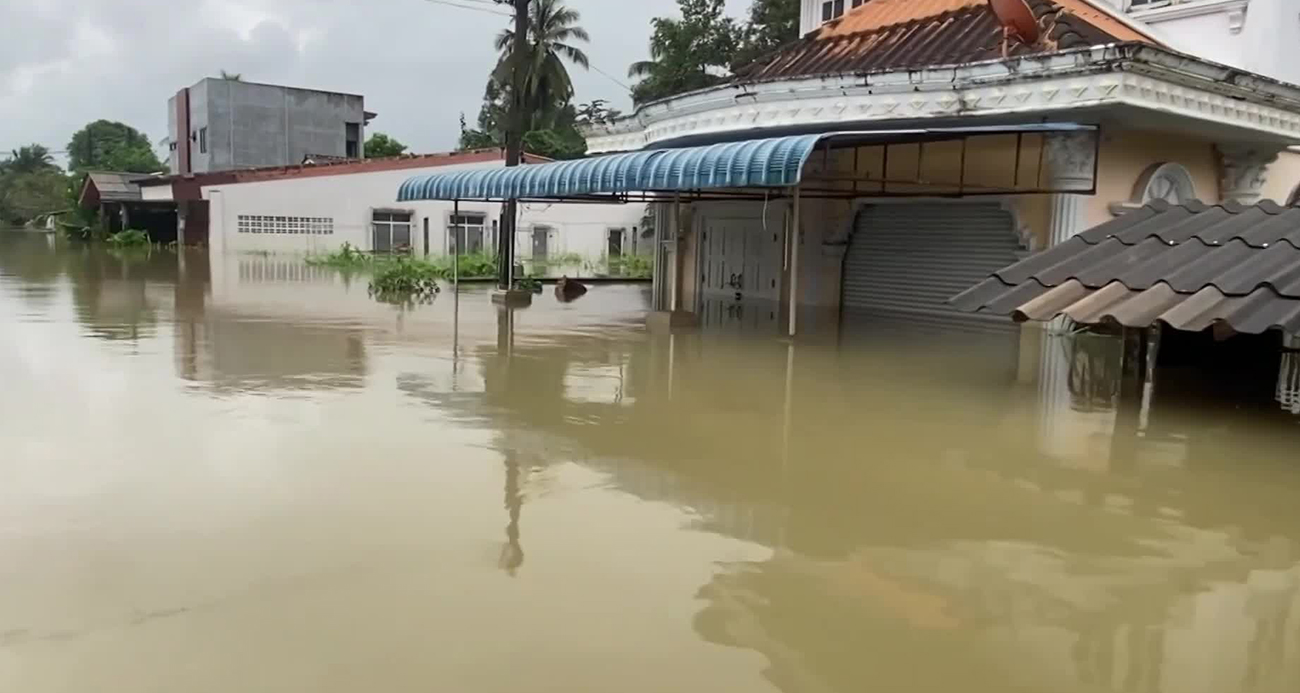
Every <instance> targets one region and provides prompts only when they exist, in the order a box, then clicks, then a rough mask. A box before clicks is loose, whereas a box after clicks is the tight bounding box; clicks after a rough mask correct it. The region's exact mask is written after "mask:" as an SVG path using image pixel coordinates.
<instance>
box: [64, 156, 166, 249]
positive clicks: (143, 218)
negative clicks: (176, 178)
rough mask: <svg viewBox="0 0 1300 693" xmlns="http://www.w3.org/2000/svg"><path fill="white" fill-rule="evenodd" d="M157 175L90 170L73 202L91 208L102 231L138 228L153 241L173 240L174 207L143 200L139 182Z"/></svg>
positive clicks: (110, 232) (111, 231) (112, 232)
mask: <svg viewBox="0 0 1300 693" xmlns="http://www.w3.org/2000/svg"><path fill="white" fill-rule="evenodd" d="M157 177H158V176H156V175H153V174H147V173H126V172H121V171H91V172H90V173H87V174H86V178H85V182H84V183H82V186H81V194H80V195H79V196H78V197H77V204H79V205H80V206H81V207H82V208H83V209H87V210H93V211H95V212H96V214H97V215H98V217H99V222H100V226H101V227H102V228H103V229H104V231H105V232H106V233H109V234H114V233H117V232H119V231H123V230H125V229H138V230H140V231H145V232H147V233H148V234H149V238H150V239H151V240H152V241H153V242H154V243H171V242H173V241H175V240H176V219H177V217H176V209H175V208H174V207H173V206H171V205H169V204H167V203H161V204H160V203H158V202H157V201H154V200H146V199H144V195H143V194H142V193H141V192H140V184H141V183H143V182H145V181H147V180H149V179H151V178H157Z"/></svg>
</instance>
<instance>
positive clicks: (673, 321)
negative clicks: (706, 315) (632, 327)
mask: <svg viewBox="0 0 1300 693" xmlns="http://www.w3.org/2000/svg"><path fill="white" fill-rule="evenodd" d="M645 325H646V327H648V328H649V329H650V331H651V332H675V331H679V330H692V329H695V328H697V327H699V326H700V321H699V319H698V318H696V317H695V314H694V313H687V312H686V311H683V310H678V311H672V312H669V311H663V310H661V311H655V312H653V313H651V314H649V315H647V316H646V319H645Z"/></svg>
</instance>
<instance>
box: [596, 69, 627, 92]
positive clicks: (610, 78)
mask: <svg viewBox="0 0 1300 693" xmlns="http://www.w3.org/2000/svg"><path fill="white" fill-rule="evenodd" d="M591 69H593V70H595V71H596V72H599V73H600V74H602V75H604V76H605V78H606V79H608V80H609V81H611V82H613V83H614V84H617V85H618V86H620V87H623V89H624V90H626V91H627V93H629V94H631V93H632V87H629V86H628V85H626V84H624V83H623V82H620V81H619V80H618V79H617V78H615V77H614V76H613V75H611V74H609V73H608V72H605V71H604V70H602V69H600V68H599V67H596V66H595V65H591Z"/></svg>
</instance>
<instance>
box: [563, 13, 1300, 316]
mask: <svg viewBox="0 0 1300 693" xmlns="http://www.w3.org/2000/svg"><path fill="white" fill-rule="evenodd" d="M1029 4H1030V6H1031V8H1032V9H1033V10H1034V12H1035V16H1036V17H1038V19H1039V22H1040V25H1041V26H1042V27H1043V28H1044V36H1043V38H1042V40H1041V41H1039V42H1038V43H1036V44H1024V43H1019V42H1015V41H1014V40H1013V42H1012V43H1011V44H1010V45H1009V46H1008V54H1009V55H1008V56H1007V57H1006V58H1003V57H1002V50H1001V45H1000V44H1001V41H1002V31H1001V27H1000V26H999V25H998V23H997V20H996V19H995V18H994V17H993V15H992V14H991V13H990V12H989V11H988V7H987V3H986V2H985V1H984V0H933V1H930V2H924V3H919V2H911V1H909V0H870V1H869V2H866V3H863V4H860V5H859V6H858V7H856V8H855V7H853V6H852V5H853V3H852V2H847V3H845V4H844V7H843V12H842V13H841V12H840V11H839V10H840V7H841V6H840V4H839V3H832V4H831V5H830V14H831V15H832V18H834V19H836V21H831V22H828V23H825V24H823V25H821V27H820V28H818V29H816V30H815V31H813V32H812V33H810V34H808V35H807V36H805V37H804V38H802V39H800V40H799V41H797V42H795V43H792V44H790V45H788V46H787V47H785V48H784V49H782V50H781V51H778V52H777V53H776V54H775V55H773V56H769V57H768V58H766V59H764V60H762V61H761V62H760V63H758V64H755V65H752V66H749V67H748V68H742V69H741V70H740V71H738V74H737V76H736V77H735V79H734V80H733V82H732V83H730V84H726V85H723V86H720V87H716V88H711V89H707V90H701V91H697V92H692V93H688V94H683V95H681V96H677V97H674V98H670V99H667V100H664V101H659V102H655V103H651V104H646V105H644V106H642V107H641V108H640V109H638V110H637V112H636V113H635V114H634V115H632V116H630V117H628V118H625V119H622V120H620V121H618V122H616V123H613V124H610V125H606V126H598V127H597V128H595V129H593V131H591V132H590V133H589V138H588V139H589V145H590V148H591V150H592V151H594V152H619V151H635V150H641V149H646V148H665V147H675V146H687V145H695V144H706V143H710V142H727V141H734V140H739V139H751V138H758V137H766V136H772V135H788V134H794V133H835V132H873V133H883V132H890V131H896V132H898V133H899V137H907V136H909V135H908V133H909V132H915V131H916V129H917V128H944V127H989V128H996V127H1015V126H1025V125H1028V124H1033V123H1039V124H1041V123H1068V124H1071V125H1086V126H1089V127H1095V128H1097V132H1096V133H1095V134H1092V135H1087V136H1084V135H1069V134H1063V133H1058V134H1054V135H1050V136H1042V137H1035V136H1030V135H1025V136H1017V135H1001V136H985V137H979V138H972V139H971V142H970V143H969V146H964V147H959V146H956V145H952V144H951V143H949V144H946V145H945V144H902V145H895V146H893V147H890V148H888V149H889V151H888V154H886V153H885V152H884V151H883V150H884V149H885V148H883V147H879V146H869V147H850V148H845V149H839V150H835V151H828V152H825V153H822V152H820V151H819V152H818V153H817V154H815V155H814V156H813V157H812V158H811V159H810V160H809V162H808V164H807V165H806V167H805V169H804V181H805V187H807V186H811V185H814V184H817V185H821V186H822V187H827V186H833V185H848V184H852V185H855V186H858V187H855V188H854V190H856V191H860V192H861V194H860V195H857V196H854V197H853V199H851V200H848V201H846V200H843V199H830V200H828V199H807V200H805V201H804V203H803V205H802V207H801V208H800V211H799V215H798V216H799V222H798V223H799V228H798V229H797V231H795V233H794V238H796V239H797V241H795V242H796V243H797V245H798V247H799V251H798V252H797V253H792V252H790V249H789V243H788V242H785V241H783V240H782V238H783V236H784V234H787V233H789V230H790V225H791V219H792V218H793V217H794V214H793V211H794V205H793V199H792V195H791V194H790V193H791V192H792V191H786V193H785V194H783V195H781V198H782V199H776V200H769V201H764V202H757V203H755V202H699V203H693V204H690V205H684V206H683V211H682V215H683V217H682V222H681V224H680V227H679V228H681V230H682V231H681V234H680V237H679V238H677V239H672V240H671V241H670V242H669V243H668V245H667V251H668V252H669V253H671V254H673V258H672V259H671V260H670V262H672V263H674V264H675V265H676V266H677V267H679V268H680V269H679V270H678V271H677V272H676V274H675V276H676V277H677V282H678V284H679V285H677V286H674V287H671V288H672V289H673V290H671V291H663V292H660V295H661V296H675V298H674V299H673V300H674V301H675V302H676V305H673V306H672V308H674V309H678V310H683V311H688V312H695V313H697V314H698V315H699V316H700V317H701V319H703V320H705V321H706V322H708V321H709V320H710V317H711V316H712V315H714V314H715V313H718V312H719V311H723V310H725V308H726V306H727V305H728V304H729V303H730V302H733V301H735V300H736V299H737V298H741V299H743V300H749V299H754V300H759V301H769V302H772V303H774V304H776V305H779V306H781V308H782V310H773V311H762V314H764V315H770V316H772V321H773V323H774V326H776V325H779V324H780V323H781V322H782V321H784V320H785V317H784V316H783V315H782V313H783V312H785V311H786V310H787V309H789V308H790V307H791V306H799V307H800V308H801V309H808V310H806V311H802V312H806V313H807V314H817V313H822V314H825V315H826V319H828V320H830V321H835V322H837V324H839V325H840V326H842V327H844V328H856V327H859V326H864V325H871V324H873V321H874V320H875V319H876V318H879V317H881V316H884V317H888V318H890V319H901V320H903V321H906V322H910V323H929V324H933V325H935V326H936V327H953V326H962V327H970V326H978V327H980V328H981V329H983V328H989V329H992V330H1000V331H1002V332H1003V333H1004V334H1005V336H1006V338H1007V339H1008V340H1010V341H1012V342H1014V341H1015V340H1017V339H1019V338H1020V330H1019V329H1018V328H1017V327H1016V326H1015V325H1014V324H1010V322H1009V321H1006V320H1001V321H995V322H980V321H978V320H975V321H974V322H973V323H972V322H971V320H972V319H971V318H970V317H969V316H962V315H957V314H956V312H955V311H954V310H953V309H952V308H951V307H950V306H948V305H947V300H948V299H949V298H951V297H952V296H953V295H955V294H956V293H958V292H960V291H962V290H963V289H964V288H969V286H971V285H972V282H971V281H970V280H972V279H973V280H974V282H976V283H977V282H978V281H980V280H981V279H982V278H984V277H987V276H988V275H989V274H990V273H992V272H994V271H996V270H998V269H1000V268H1002V267H1005V266H1008V265H1010V264H1013V263H1014V262H1016V261H1017V259H1019V258H1021V257H1023V256H1025V255H1027V254H1029V253H1032V252H1034V251H1036V250H1041V249H1044V248H1047V247H1049V246H1051V245H1053V244H1055V243H1059V242H1061V241H1062V240H1064V239H1067V238H1070V237H1071V236H1073V235H1074V234H1076V233H1079V232H1080V231H1083V230H1085V229H1087V228H1090V227H1092V226H1095V225H1097V224H1100V223H1102V222H1104V221H1106V220H1108V219H1111V218H1113V217H1114V215H1116V214H1123V213H1125V212H1126V211H1128V210H1130V209H1132V208H1133V206H1134V205H1140V204H1141V203H1143V202H1146V201H1149V200H1151V199H1155V198H1161V199H1166V200H1170V201H1180V200H1184V199H1193V198H1195V199H1200V200H1203V201H1206V202H1210V203H1220V202H1228V201H1231V202H1241V203H1247V204H1249V203H1254V202H1257V201H1260V200H1263V199H1273V200H1276V201H1279V202H1286V201H1287V200H1288V199H1290V198H1291V197H1292V196H1293V194H1294V191H1295V190H1296V188H1297V185H1300V159H1298V158H1297V157H1296V155H1294V154H1293V153H1291V152H1290V151H1289V150H1288V148H1289V147H1290V146H1293V145H1295V144H1296V143H1297V142H1300V88H1297V87H1295V86H1293V85H1289V84H1285V83H1281V82H1278V81H1276V80H1273V79H1270V78H1268V77H1265V76H1262V75H1256V74H1252V73H1247V72H1243V71H1242V70H1240V69H1236V68H1231V67H1228V66H1224V65H1219V64H1216V63H1213V62H1210V61H1206V60H1200V59H1197V58H1193V57H1191V56H1188V55H1185V54H1183V53H1180V52H1178V51H1176V50H1175V49H1173V48H1172V47H1171V46H1170V45H1169V44H1168V43H1166V42H1165V41H1164V40H1163V39H1162V38H1161V37H1160V35H1159V34H1158V33H1157V32H1156V31H1155V30H1153V29H1151V28H1149V27H1147V26H1145V25H1143V24H1141V23H1139V22H1136V21H1133V20H1132V19H1131V18H1130V17H1128V16H1125V15H1124V14H1122V13H1120V12H1119V11H1116V10H1114V9H1112V8H1109V7H1107V6H1105V5H1100V4H1096V3H1093V2H1090V1H1088V0H1029ZM822 7H823V6H822V5H821V4H816V9H817V10H818V14H817V17H818V18H820V17H821V16H822V14H821V11H822ZM813 8H814V5H813V4H811V3H805V6H804V9H805V19H806V20H807V19H809V18H810V16H811V14H810V10H811V9H813ZM837 14H838V15H839V16H838V18H836V17H835V15H837ZM818 21H820V20H818ZM977 140H978V141H977ZM1017 172H1019V175H1020V176H1023V175H1025V173H1026V172H1028V175H1029V176H1031V177H1032V178H1033V179H1035V180H1036V181H1037V182H1038V183H1040V184H1041V185H1039V186H1038V187H1039V188H1040V189H1039V190H1030V191H1026V190H1024V189H1023V182H1024V179H1023V177H1021V178H1020V180H1019V184H1018V183H1017V182H1016V181H1015V180H1013V179H1014V178H1015V177H1016V176H1017V175H1018V174H1017ZM957 181H962V182H963V183H964V186H965V187H964V189H960V188H958V187H957V186H956V182H957ZM772 229H777V230H778V231H779V232H778V233H776V234H775V235H773V234H772V233H771V230H772ZM764 230H765V231H767V232H768V233H766V234H763V233H762V231H764ZM774 237H775V240H773V238H774ZM742 238H743V239H746V240H747V241H754V240H756V239H759V238H764V239H766V240H767V242H768V245H770V246H771V247H763V244H761V243H747V244H746V245H744V246H742V245H741V244H739V243H737V242H735V241H736V240H739V239H742ZM742 248H743V249H742ZM792 262H793V263H795V265H796V266H795V267H794V269H793V270H791V269H790V264H791V263H792ZM791 274H795V275H797V276H798V277H799V280H798V281H797V282H795V281H792V280H791ZM733 275H735V276H743V277H744V278H745V279H746V280H753V279H755V278H760V277H767V278H770V279H771V281H763V282H761V283H759V284H755V285H752V286H751V285H744V284H745V283H744V282H741V284H742V286H736V282H734V281H732V279H731V278H732V276H733ZM792 293H793V294H794V295H793V296H791V294H792ZM665 307H667V306H665ZM804 324H805V325H807V324H808V323H807V322H805V323H804Z"/></svg>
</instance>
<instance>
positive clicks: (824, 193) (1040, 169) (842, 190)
mask: <svg viewBox="0 0 1300 693" xmlns="http://www.w3.org/2000/svg"><path fill="white" fill-rule="evenodd" d="M1071 132H1092V133H1096V135H1097V136H1096V137H1094V138H1093V147H1094V157H1093V172H1092V181H1091V183H1092V184H1091V186H1090V187H1088V188H1086V189H1083V188H1077V187H1072V188H1071V189H1069V190H1060V189H1055V188H1052V187H1051V186H1050V185H1046V184H1045V183H1044V177H1045V170H1046V165H1047V162H1046V161H1045V160H1044V155H1045V151H1046V147H1043V146H1040V147H1039V149H1038V158H1037V161H1038V163H1037V171H1036V174H1035V175H1034V179H1033V181H1032V185H1027V186H1025V187H1021V186H1020V183H1021V179H1022V174H1023V175H1029V174H1027V173H1023V172H1022V170H1021V169H1022V168H1023V166H1022V160H1023V158H1024V157H1023V156H1022V152H1023V150H1024V146H1025V136H1026V135H1038V136H1047V135H1051V134H1065V133H1071ZM1005 135H1015V136H1016V154H1015V167H1014V170H1013V172H1012V186H1011V187H995V186H986V185H974V184H969V183H967V181H966V172H967V171H966V169H967V165H966V164H967V160H968V158H967V155H968V147H969V143H970V140H971V138H973V137H988V136H1005ZM942 142H960V143H961V153H960V161H961V163H960V165H959V169H960V171H959V176H958V180H957V181H955V183H954V182H941V183H934V182H931V181H926V180H924V179H922V178H921V170H922V164H923V162H924V160H925V155H926V145H927V144H937V143H942ZM913 145H919V146H917V151H916V161H917V167H916V170H917V177H916V178H915V179H912V180H901V179H889V178H883V177H882V178H877V177H856V176H849V177H828V176H817V177H811V178H806V177H804V175H803V169H804V168H805V167H806V166H807V161H805V162H804V164H803V165H802V166H800V170H799V176H798V177H799V180H798V181H796V182H795V183H794V185H780V186H770V187H753V186H750V187H744V188H728V187H719V188H695V189H686V190H653V189H652V190H639V191H626V192H617V193H593V194H583V195H555V196H529V197H518V198H511V197H499V196H483V197H468V196H466V197H457V198H450V197H448V198H428V199H443V200H445V201H448V202H451V201H459V202H508V201H510V200H515V201H517V202H522V203H547V204H555V203H561V204H633V203H650V202H670V201H674V200H679V201H681V202H710V201H763V200H767V201H771V200H780V199H789V198H791V197H792V196H793V190H794V188H795V187H798V188H799V195H800V197H802V198H804V199H833V200H848V199H858V198H863V197H876V198H962V197H990V196H1006V195H1048V194H1058V193H1068V194H1078V195H1094V194H1096V192H1097V177H1098V173H1099V169H1098V167H1099V165H1100V160H1101V156H1100V150H1101V132H1100V128H1099V127H1098V126H1094V125H1078V124H1072V123H1067V124H1041V125H1036V126H1007V127H999V126H989V127H977V128H961V129H933V130H898V131H876V132H830V133H826V134H825V135H824V136H823V139H822V140H821V141H820V142H819V143H818V144H817V146H816V148H815V149H814V150H813V151H812V153H811V154H810V155H809V157H808V158H809V160H811V158H812V157H813V156H818V155H821V156H822V157H824V158H825V159H829V157H830V154H831V152H832V151H836V150H841V149H850V148H852V149H854V150H855V158H856V156H857V153H856V152H858V151H860V148H861V147H881V148H882V149H883V157H884V159H883V161H884V166H883V168H884V169H885V170H888V167H889V160H890V150H891V147H897V146H908V147H911V146H913ZM896 156H897V155H896ZM598 158H600V157H593V159H598ZM538 165H542V166H545V165H547V164H532V165H531V166H538ZM854 168H855V170H856V169H857V162H856V161H855V166H854ZM836 183H838V184H842V185H843V184H848V183H852V188H847V187H825V186H826V184H831V185H834V184H836ZM930 185H934V186H947V187H946V188H944V187H939V188H938V189H935V190H929V189H927V190H906V191H900V190H890V186H912V187H915V186H930Z"/></svg>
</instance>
